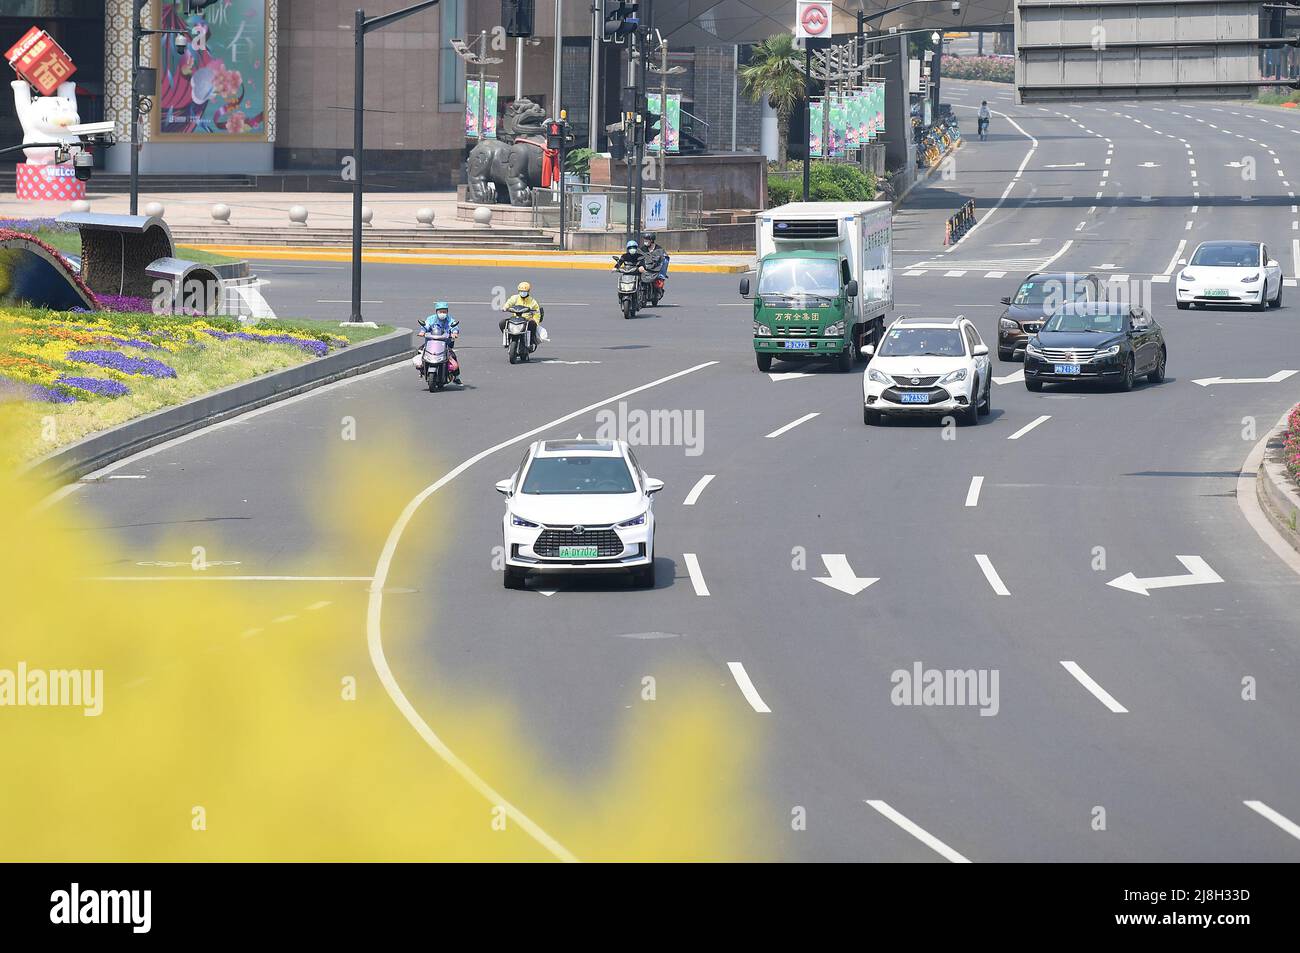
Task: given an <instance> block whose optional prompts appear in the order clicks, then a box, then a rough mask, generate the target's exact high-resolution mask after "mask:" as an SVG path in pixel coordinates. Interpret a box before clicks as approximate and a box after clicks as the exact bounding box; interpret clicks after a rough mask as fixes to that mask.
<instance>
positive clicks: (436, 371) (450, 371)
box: [416, 333, 460, 394]
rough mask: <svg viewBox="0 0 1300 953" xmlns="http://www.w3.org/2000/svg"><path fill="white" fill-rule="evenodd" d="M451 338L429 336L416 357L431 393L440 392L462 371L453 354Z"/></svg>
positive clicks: (447, 336)
mask: <svg viewBox="0 0 1300 953" xmlns="http://www.w3.org/2000/svg"><path fill="white" fill-rule="evenodd" d="M450 345H451V337H450V336H449V335H446V334H427V333H426V336H425V338H424V347H422V348H421V349H420V353H419V354H418V355H417V356H416V361H418V362H419V363H418V364H417V366H418V367H419V369H420V376H421V377H423V378H424V380H425V382H426V383H427V384H428V385H429V393H431V394H432V393H433V392H435V391H440V390H442V389H443V388H444V387H446V386H447V383H448V382H449V381H450V380H451V379H452V377H454V376H455V374H456V372H457V371H458V370H459V369H460V368H459V367H458V366H457V364H456V360H455V358H454V357H452V354H451V346H450Z"/></svg>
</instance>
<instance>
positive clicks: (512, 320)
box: [501, 304, 542, 364]
mask: <svg viewBox="0 0 1300 953" xmlns="http://www.w3.org/2000/svg"><path fill="white" fill-rule="evenodd" d="M506 313H507V314H508V315H509V317H508V318H506V326H505V329H504V330H503V331H502V332H501V346H502V347H504V348H505V349H506V354H507V355H508V356H509V358H510V363H511V364H527V363H528V355H529V354H531V353H532V352H533V351H535V350H537V346H538V345H539V344H540V343H541V342H542V334H541V330H542V329H541V328H540V327H538V329H537V333H536V334H535V335H534V343H533V346H532V347H529V346H528V324H529V321H528V315H529V314H531V313H532V310H531V309H530V308H525V307H524V306H523V305H519V304H516V305H511V306H510V307H509V308H506Z"/></svg>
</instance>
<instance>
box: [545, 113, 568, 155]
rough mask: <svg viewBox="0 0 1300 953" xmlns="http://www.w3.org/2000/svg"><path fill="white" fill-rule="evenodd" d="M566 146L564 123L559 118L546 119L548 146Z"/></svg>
mask: <svg viewBox="0 0 1300 953" xmlns="http://www.w3.org/2000/svg"><path fill="white" fill-rule="evenodd" d="M563 147H564V123H563V122H561V121H560V120H558V119H548V120H547V121H546V148H548V149H562V148H563Z"/></svg>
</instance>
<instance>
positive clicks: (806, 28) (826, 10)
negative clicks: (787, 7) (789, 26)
mask: <svg viewBox="0 0 1300 953" xmlns="http://www.w3.org/2000/svg"><path fill="white" fill-rule="evenodd" d="M830 35H831V0H796V2H795V11H794V36H795V39H796V40H809V39H811V40H819V39H822V38H823V37H829V36H830Z"/></svg>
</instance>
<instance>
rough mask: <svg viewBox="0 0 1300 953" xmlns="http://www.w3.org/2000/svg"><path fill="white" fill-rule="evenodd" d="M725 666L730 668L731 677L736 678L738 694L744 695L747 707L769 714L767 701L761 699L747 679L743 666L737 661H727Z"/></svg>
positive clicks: (761, 713) (762, 713)
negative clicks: (747, 703)
mask: <svg viewBox="0 0 1300 953" xmlns="http://www.w3.org/2000/svg"><path fill="white" fill-rule="evenodd" d="M727 668H729V669H730V670H731V677H732V678H734V679H735V680H736V686H737V687H738V688H739V689H740V694H742V695H744V696H745V701H747V702H749V707H750V708H752V709H754V711H756V712H758V713H759V714H760V715H770V714H771V713H772V709H770V708H768V707H767V702H765V701H763V697H762V696H761V695H759V694H758V689H757V688H755V687H754V683H753V682H751V681H750V680H749V673H748V672H746V671H745V666H743V665H741V664H740V663H739V662H728V663H727Z"/></svg>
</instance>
